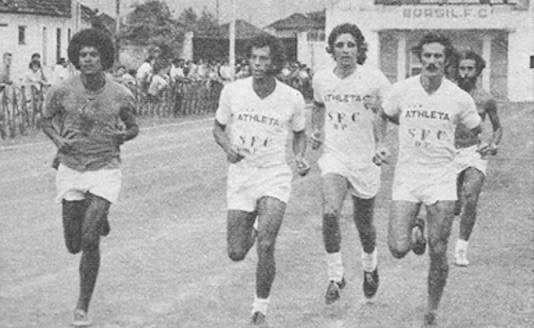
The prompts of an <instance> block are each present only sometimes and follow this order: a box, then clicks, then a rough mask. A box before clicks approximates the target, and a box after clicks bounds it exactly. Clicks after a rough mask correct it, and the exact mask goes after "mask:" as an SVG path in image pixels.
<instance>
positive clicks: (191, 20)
mask: <svg viewBox="0 0 534 328" xmlns="http://www.w3.org/2000/svg"><path fill="white" fill-rule="evenodd" d="M197 20H198V16H197V14H196V13H195V10H193V8H192V7H189V8H187V9H186V10H184V11H182V13H181V14H180V16H179V17H178V21H177V22H178V25H179V26H180V28H182V29H183V30H184V31H186V32H190V31H193V32H194V31H196V28H197Z"/></svg>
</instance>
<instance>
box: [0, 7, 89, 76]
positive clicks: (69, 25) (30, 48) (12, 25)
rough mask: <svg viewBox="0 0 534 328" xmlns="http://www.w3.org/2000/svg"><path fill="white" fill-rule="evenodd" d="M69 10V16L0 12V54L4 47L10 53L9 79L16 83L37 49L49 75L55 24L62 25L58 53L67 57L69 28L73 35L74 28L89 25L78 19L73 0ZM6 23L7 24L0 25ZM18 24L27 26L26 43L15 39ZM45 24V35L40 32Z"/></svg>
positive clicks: (53, 50) (55, 42)
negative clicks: (11, 55)
mask: <svg viewBox="0 0 534 328" xmlns="http://www.w3.org/2000/svg"><path fill="white" fill-rule="evenodd" d="M71 12H72V17H56V16H43V15H28V14H6V13H1V14H0V40H1V43H0V57H1V55H2V54H3V53H4V52H6V51H9V52H11V53H12V54H13V63H12V67H11V79H12V80H13V81H14V82H15V83H18V82H19V81H20V79H21V78H23V76H24V75H25V74H26V72H27V70H28V64H29V62H30V57H31V55H32V54H33V53H36V52H38V53H40V54H41V64H43V68H44V72H45V74H47V76H49V77H50V76H51V70H52V68H53V67H54V65H55V64H56V60H57V58H56V46H57V41H56V31H57V29H58V28H60V29H61V50H60V57H65V59H67V47H68V41H69V40H68V30H69V29H70V31H71V37H72V36H73V35H74V34H75V33H76V31H77V30H79V29H82V28H88V27H90V25H89V22H81V21H80V19H79V13H80V12H79V4H78V2H77V1H72V8H71ZM77 17H78V19H77ZM5 24H7V26H2V25H5ZM19 26H26V43H25V44H19V42H18V34H19V32H18V27H19ZM45 27H46V37H44V36H43V34H44V33H43V28H45ZM45 39H46V40H45ZM0 60H1V59H0Z"/></svg>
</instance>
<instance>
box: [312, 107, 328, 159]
mask: <svg viewBox="0 0 534 328" xmlns="http://www.w3.org/2000/svg"><path fill="white" fill-rule="evenodd" d="M324 116H325V106H324V104H323V103H320V102H317V101H314V102H313V108H312V117H311V121H312V124H311V125H312V135H311V137H310V142H311V145H312V149H318V148H319V147H321V144H322V131H323V128H324V120H325V117H324Z"/></svg>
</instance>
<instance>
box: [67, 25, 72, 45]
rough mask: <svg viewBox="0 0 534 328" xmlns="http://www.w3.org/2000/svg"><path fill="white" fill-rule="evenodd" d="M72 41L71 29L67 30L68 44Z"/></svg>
mask: <svg viewBox="0 0 534 328" xmlns="http://www.w3.org/2000/svg"><path fill="white" fill-rule="evenodd" d="M70 39H71V31H70V28H68V29H67V42H68V43H70Z"/></svg>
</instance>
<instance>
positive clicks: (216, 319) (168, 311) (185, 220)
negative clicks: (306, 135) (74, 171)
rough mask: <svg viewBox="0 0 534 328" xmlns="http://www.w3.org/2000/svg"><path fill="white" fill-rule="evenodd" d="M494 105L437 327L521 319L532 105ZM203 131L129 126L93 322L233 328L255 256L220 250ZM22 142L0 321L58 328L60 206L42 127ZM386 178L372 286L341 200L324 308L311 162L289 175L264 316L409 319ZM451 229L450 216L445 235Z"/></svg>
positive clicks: (3, 154)
mask: <svg viewBox="0 0 534 328" xmlns="http://www.w3.org/2000/svg"><path fill="white" fill-rule="evenodd" d="M500 115H501V117H502V122H503V126H504V129H505V133H504V141H503V144H502V146H501V150H500V153H499V155H498V157H496V158H495V159H493V160H492V161H491V163H490V165H489V170H488V177H487V179H486V183H485V186H484V189H483V194H482V197H481V200H480V207H479V215H478V217H479V220H478V222H477V225H476V227H475V231H474V234H473V237H472V242H471V245H472V246H471V248H470V260H471V266H470V267H469V268H468V269H461V268H457V267H454V266H452V265H451V270H450V276H449V281H448V285H447V287H446V290H445V294H444V297H443V301H442V305H441V308H440V312H439V322H440V327H451V328H453V327H487V328H490V327H492V328H495V327H514V328H515V327H525V328H526V327H533V326H534V243H533V241H534V240H533V236H534V234H533V232H534V231H533V230H534V229H533V227H534V214H533V213H534V211H533V201H532V199H533V196H534V169H533V166H534V129H533V128H532V126H534V111H533V107H532V104H530V105H529V106H527V105H523V106H521V105H514V106H509V105H506V106H504V107H502V108H501V110H500ZM211 126H212V119H211V118H201V119H196V120H195V121H193V122H177V123H175V124H168V125H164V126H161V127H152V128H148V129H146V128H145V129H143V131H142V133H141V135H140V136H139V137H138V138H137V139H135V140H134V141H132V142H130V143H129V144H127V145H125V146H124V148H123V151H122V153H123V162H124V165H123V168H124V169H123V174H124V184H123V190H122V194H121V199H120V201H119V204H117V205H116V206H113V207H112V210H111V213H110V220H111V224H112V232H111V235H110V236H109V237H107V238H106V239H105V240H104V241H103V243H102V265H101V270H100V275H99V280H98V282H97V287H96V291H95V294H94V297H93V301H92V304H91V309H90V315H91V318H92V319H93V321H94V322H95V325H94V327H102V328H119V327H121V328H122V327H132V328H133V327H143V328H149V327H152V328H160V327H161V328H165V327H184V328H185V327H202V328H208V327H247V326H248V322H249V314H250V306H251V304H252V300H253V291H254V270H255V261H256V254H255V252H254V251H251V253H250V254H249V256H248V257H247V259H245V261H243V262H242V263H232V262H231V261H230V260H229V259H228V258H227V256H226V244H225V242H226V239H225V238H226V236H225V211H226V208H225V175H226V164H225V159H224V156H223V154H222V152H221V151H220V150H219V149H218V148H217V147H216V145H215V143H214V142H213V140H212V136H211ZM29 141H30V142H31V144H21V145H14V146H11V145H10V146H9V147H5V145H0V195H1V198H0V227H1V228H0V237H1V240H2V241H1V244H0V245H1V248H0V327H5V328H7V327H23V328H26V327H40V328H46V327H51V328H52V327H54V328H56V327H67V326H68V324H69V320H70V319H71V313H72V310H73V307H74V305H75V302H76V297H77V292H78V274H77V267H78V261H79V256H73V255H69V254H68V253H67V251H66V249H65V247H64V244H63V240H62V228H61V220H60V207H59V206H58V205H56V204H54V203H53V198H54V191H55V190H54V171H53V170H52V169H51V168H49V162H50V160H51V158H52V156H53V152H54V147H53V146H52V144H51V143H50V142H46V140H45V139H44V137H42V136H38V137H36V138H34V139H33V140H29ZM309 158H310V159H311V160H312V161H313V160H314V159H315V158H316V154H314V153H313V152H311V151H310V155H309ZM391 173H392V170H391V167H388V168H386V170H385V171H384V172H383V178H384V185H383V188H382V191H381V193H380V195H379V199H378V201H377V210H376V223H377V227H378V239H379V244H378V251H379V261H380V262H379V263H380V274H381V277H380V278H381V282H382V283H381V285H380V289H379V291H378V294H377V296H376V297H375V298H374V300H373V302H372V303H367V302H365V301H364V299H363V295H362V292H361V278H362V277H361V266H360V264H359V257H360V245H359V242H358V240H357V237H356V231H355V228H354V225H353V224H352V223H351V221H350V217H349V215H350V213H351V207H350V203H348V202H347V203H346V206H345V210H344V220H343V222H342V228H343V230H344V231H343V244H342V251H343V254H344V259H345V270H346V276H347V280H348V286H347V288H346V289H345V290H344V292H343V294H342V300H341V301H340V302H339V304H337V305H336V306H334V307H329V308H327V307H326V306H325V305H324V302H323V295H324V290H325V288H326V283H327V281H326V279H327V278H326V267H325V263H324V260H325V259H324V251H323V248H322V241H321V238H322V237H321V230H320V195H319V193H318V186H319V176H318V171H317V167H315V166H314V168H313V170H312V171H311V172H310V175H309V176H307V177H305V178H295V181H294V188H293V194H292V198H291V199H290V202H289V206H288V210H287V214H286V218H285V221H284V225H283V227H282V230H281V233H280V236H279V239H278V244H277V251H276V256H277V263H278V268H277V277H276V280H275V283H274V286H273V291H272V296H271V307H270V309H269V311H270V312H269V316H268V319H269V322H270V325H271V327H282V328H285V327H288V328H290V327H291V328H293V327H296V328H301V327H302V328H308V327H318V328H331V327H332V328H333V327H336V328H340V327H347V328H348V327H387V328H389V327H391V328H397V327H419V326H420V322H421V317H422V314H423V309H424V304H425V295H426V272H427V268H428V257H427V256H424V257H416V256H414V255H408V256H407V258H405V259H404V260H401V261H399V260H395V259H393V258H392V257H391V255H390V254H389V253H388V250H387V246H386V244H385V237H386V227H387V224H386V223H387V212H388V207H389V200H390V194H391V192H390V181H391ZM456 236H457V223H456V224H455V228H454V231H453V237H452V238H451V241H454V240H455V239H456ZM451 246H453V243H451ZM452 248H453V247H450V248H449V254H450V255H452Z"/></svg>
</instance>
